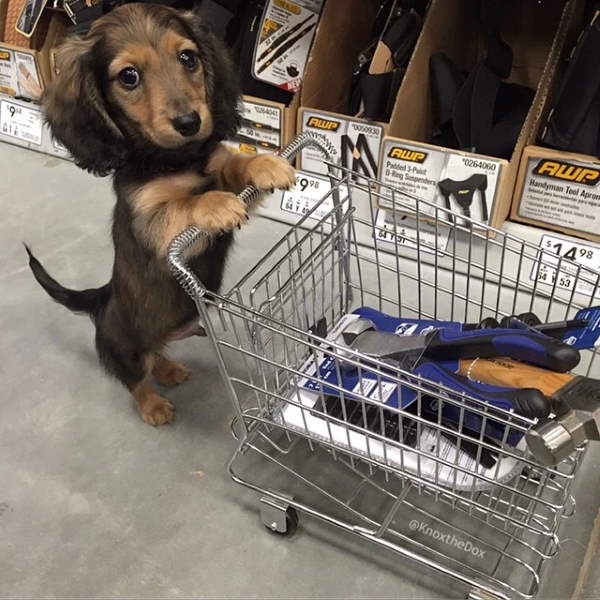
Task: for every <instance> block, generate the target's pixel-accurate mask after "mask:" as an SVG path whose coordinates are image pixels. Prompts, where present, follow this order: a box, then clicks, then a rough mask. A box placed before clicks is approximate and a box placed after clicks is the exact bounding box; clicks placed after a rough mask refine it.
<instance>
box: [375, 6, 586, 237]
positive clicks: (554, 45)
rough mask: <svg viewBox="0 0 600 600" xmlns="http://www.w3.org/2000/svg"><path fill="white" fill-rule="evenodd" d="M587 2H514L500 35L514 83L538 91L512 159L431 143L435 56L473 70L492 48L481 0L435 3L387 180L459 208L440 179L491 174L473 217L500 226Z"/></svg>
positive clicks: (411, 73)
mask: <svg viewBox="0 0 600 600" xmlns="http://www.w3.org/2000/svg"><path fill="white" fill-rule="evenodd" d="M582 5H583V2H582V1H580V0H545V1H544V2H543V3H538V2H513V3H507V7H506V11H507V14H506V18H505V19H504V22H505V26H503V28H502V32H501V33H502V38H503V39H504V40H505V41H506V42H507V43H508V44H509V45H510V47H511V49H512V52H513V68H512V72H511V74H510V77H509V78H508V82H509V83H517V84H521V85H525V86H527V87H529V88H531V89H534V90H536V92H535V97H534V99H533V102H532V104H531V107H530V109H529V112H528V114H527V117H526V119H525V122H524V124H523V126H522V128H521V132H520V134H519V137H518V140H517V143H516V145H515V147H514V150H513V152H512V156H511V157H510V159H509V160H505V159H501V158H497V157H492V156H485V155H481V154H474V153H471V152H463V151H458V150H453V149H449V148H444V147H441V146H436V145H433V144H429V143H427V141H428V140H430V139H431V135H432V131H433V128H434V123H433V115H432V97H431V82H430V75H429V59H430V57H431V56H432V55H433V54H435V53H438V52H443V53H445V54H446V55H447V56H448V57H449V58H450V59H451V60H452V61H454V62H455V64H457V65H458V66H459V67H460V68H461V69H463V70H465V71H470V70H472V69H473V67H475V65H476V64H477V63H478V62H479V61H480V60H481V59H482V57H483V56H484V55H485V51H486V46H485V43H484V39H483V35H482V33H481V29H482V28H481V25H480V24H479V23H478V22H477V21H476V18H475V15H476V14H477V10H476V9H477V6H478V2H477V1H476V0H433V2H432V4H431V6H430V8H429V12H428V14H427V17H426V20H425V24H424V27H423V31H422V33H421V36H420V38H419V40H418V42H417V46H416V48H415V51H414V53H413V56H412V59H411V61H410V64H409V66H408V70H407V73H406V76H405V78H404V81H403V83H402V86H401V87H400V90H399V93H398V97H397V99H396V106H395V108H394V111H393V114H392V119H391V121H390V125H389V136H388V137H386V139H385V140H384V142H383V144H382V149H381V154H380V173H379V175H380V179H381V180H382V181H383V182H384V183H387V184H389V185H390V186H393V187H394V188H398V189H400V190H403V191H406V192H408V193H411V194H413V195H415V196H418V197H419V198H423V199H426V200H428V201H430V202H432V203H433V204H435V205H436V206H440V207H450V208H453V209H457V208H458V206H457V205H456V204H455V203H454V202H450V201H448V200H447V199H446V197H444V196H443V195H442V193H441V191H440V189H439V187H438V183H439V182H440V181H441V180H443V179H450V180H453V181H454V182H459V183H460V182H461V181H463V180H465V179H467V178H468V177H470V176H471V175H474V174H477V173H479V174H482V175H485V178H484V180H485V181H486V182H487V188H484V190H483V194H481V196H480V197H481V199H482V202H481V203H480V202H475V201H474V202H473V205H472V207H473V210H472V212H471V216H472V218H474V219H478V220H480V221H482V222H485V223H486V224H488V225H491V226H492V227H499V226H501V225H502V223H503V222H504V221H505V219H506V217H507V216H508V213H509V211H510V206H511V200H512V196H513V188H514V183H515V178H516V174H517V170H518V167H519V161H520V158H521V154H522V151H523V149H524V147H525V146H526V145H527V144H530V143H531V142H532V140H533V139H535V137H536V135H537V132H538V129H539V126H540V121H541V116H542V112H543V110H544V104H545V99H546V96H547V94H548V90H549V87H550V84H551V81H552V76H553V74H554V72H555V70H556V67H557V64H558V62H559V60H560V59H561V57H562V56H563V53H564V49H565V45H566V40H567V38H568V37H569V36H572V35H573V32H574V29H575V27H576V25H577V24H578V23H580V21H581V13H582V8H583V7H582ZM482 187H483V186H482ZM475 193H476V194H477V193H478V192H475ZM483 202H485V208H487V216H488V218H487V220H486V219H485V218H484V217H485V214H484V204H483ZM391 204H392V203H391V201H388V200H387V199H386V198H382V199H380V202H379V205H380V207H381V208H387V209H389V208H390V207H391ZM448 205H450V206H448ZM433 212H435V208H433V209H432V214H433ZM438 212H439V211H438ZM442 212H443V211H442ZM424 216H425V217H427V215H424ZM429 218H431V215H430V216H429Z"/></svg>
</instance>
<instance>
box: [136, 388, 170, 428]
mask: <svg viewBox="0 0 600 600" xmlns="http://www.w3.org/2000/svg"><path fill="white" fill-rule="evenodd" d="M131 393H132V394H133V397H134V398H135V401H136V402H137V406H138V410H139V411H140V416H141V417H142V420H143V421H144V422H145V423H148V425H165V424H166V423H170V422H171V421H172V420H173V418H174V417H175V407H174V406H173V405H172V404H171V402H169V401H168V400H167V399H166V398H163V396H161V395H160V394H158V393H157V392H156V390H155V389H154V386H153V385H152V384H151V383H150V381H148V379H144V380H143V381H142V382H141V383H139V384H138V385H137V386H136V387H135V388H133V389H132V391H131Z"/></svg>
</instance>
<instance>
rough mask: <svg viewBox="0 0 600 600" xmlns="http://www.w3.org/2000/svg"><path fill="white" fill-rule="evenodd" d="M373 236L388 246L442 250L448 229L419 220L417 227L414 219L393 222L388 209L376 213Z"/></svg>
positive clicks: (405, 218)
mask: <svg viewBox="0 0 600 600" xmlns="http://www.w3.org/2000/svg"><path fill="white" fill-rule="evenodd" d="M374 237H375V239H376V240H377V241H379V242H384V243H387V244H389V245H390V246H396V245H397V246H402V247H404V248H413V249H417V248H420V250H421V251H422V252H428V253H435V252H436V250H437V252H442V251H444V250H445V249H446V246H447V244H448V230H447V229H445V228H438V229H437V230H436V228H435V226H434V225H430V224H429V223H425V222H424V221H421V222H420V223H419V227H418V228H417V224H416V221H415V219H410V218H408V217H404V218H402V220H400V221H399V222H398V223H394V221H393V217H391V216H390V215H388V211H385V210H380V211H379V212H378V213H377V221H376V224H375V232H374Z"/></svg>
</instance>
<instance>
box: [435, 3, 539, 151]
mask: <svg viewBox="0 0 600 600" xmlns="http://www.w3.org/2000/svg"><path fill="white" fill-rule="evenodd" d="M507 1H510V0H480V4H479V22H480V24H481V28H482V31H483V32H484V34H485V38H486V46H487V49H486V53H485V56H484V58H483V59H482V60H481V61H480V62H479V63H478V64H477V65H476V66H475V68H474V69H473V70H472V71H471V72H470V73H468V74H466V73H464V72H462V71H461V70H460V69H459V68H458V67H457V66H456V65H455V64H454V63H453V62H452V61H451V60H450V59H449V58H448V57H447V56H446V55H445V54H443V53H439V54H435V55H433V56H432V57H431V58H430V73H431V86H432V89H431V92H432V104H433V110H434V121H435V122H436V126H435V128H434V131H433V136H432V139H431V141H432V142H433V143H434V144H437V145H439V146H445V147H447V148H456V149H462V150H468V151H470V152H479V153H482V154H488V155H490V156H498V157H503V158H510V156H511V154H512V151H513V149H514V147H515V144H516V142H517V138H518V137H519V132H520V131H521V127H522V126H523V122H524V121H525V118H526V117H527V113H528V112H529V108H530V106H531V103H532V101H533V97H534V95H535V92H534V91H533V90H531V89H529V88H527V87H525V86H522V85H517V84H514V83H506V82H505V81H504V80H505V79H507V78H508V77H509V75H510V73H511V70H512V62H513V60H512V50H511V48H510V46H509V45H508V44H507V43H506V42H505V41H504V40H503V39H502V37H501V35H500V28H501V21H502V16H503V13H504V10H505V8H504V6H505V4H506V2H507Z"/></svg>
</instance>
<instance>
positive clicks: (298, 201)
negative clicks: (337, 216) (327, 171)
mask: <svg viewBox="0 0 600 600" xmlns="http://www.w3.org/2000/svg"><path fill="white" fill-rule="evenodd" d="M330 190H331V182H330V181H329V179H327V178H326V177H319V176H317V175H313V174H309V173H306V172H304V171H297V172H296V185H295V186H294V187H293V188H292V189H291V190H288V191H285V192H284V193H283V198H282V200H281V210H284V211H286V212H290V213H294V214H296V215H305V214H306V213H307V212H308V211H309V210H311V209H312V208H314V206H315V205H316V204H318V203H319V202H321V200H322V199H323V196H325V195H326V194H327V193H328V192H329V191H330ZM339 191H340V201H341V202H343V201H344V200H345V199H346V198H347V196H348V189H347V187H346V186H340V188H339ZM332 209H333V198H332V197H329V198H327V199H326V200H324V201H323V202H321V204H320V205H319V206H318V208H317V209H316V210H315V212H313V214H312V215H311V217H310V218H312V219H322V218H323V217H324V216H325V215H327V214H328V213H329V212H330V211H331V210H332ZM344 210H345V209H344Z"/></svg>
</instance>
